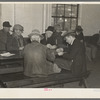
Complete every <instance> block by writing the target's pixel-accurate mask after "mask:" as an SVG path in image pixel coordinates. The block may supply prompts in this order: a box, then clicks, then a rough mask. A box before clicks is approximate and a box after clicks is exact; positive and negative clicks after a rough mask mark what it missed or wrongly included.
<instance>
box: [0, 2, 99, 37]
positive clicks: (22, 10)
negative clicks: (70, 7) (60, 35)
mask: <svg viewBox="0 0 100 100" xmlns="http://www.w3.org/2000/svg"><path fill="white" fill-rule="evenodd" d="M0 10H1V12H0V15H1V16H0V28H2V22H3V21H5V20H8V21H9V22H10V23H11V24H12V25H14V24H21V25H23V26H24V34H23V36H27V35H28V34H29V33H30V32H31V31H32V29H35V28H37V29H39V30H40V32H41V33H43V32H44V31H45V29H46V28H47V26H49V25H51V11H52V9H51V5H50V4H14V3H12V4H2V5H1V6H0ZM79 25H82V27H83V29H84V35H93V34H95V33H97V32H98V31H99V30H100V4H82V5H80V14H79Z"/></svg>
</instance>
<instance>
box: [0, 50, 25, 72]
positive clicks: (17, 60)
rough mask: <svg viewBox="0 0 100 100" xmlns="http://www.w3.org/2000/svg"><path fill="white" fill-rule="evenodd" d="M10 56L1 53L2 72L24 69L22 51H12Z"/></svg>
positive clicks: (0, 69) (0, 67) (0, 68)
mask: <svg viewBox="0 0 100 100" xmlns="http://www.w3.org/2000/svg"><path fill="white" fill-rule="evenodd" d="M11 53H13V54H15V55H13V56H10V57H4V56H1V55H0V74H7V73H13V72H21V71H23V55H22V52H21V51H11Z"/></svg>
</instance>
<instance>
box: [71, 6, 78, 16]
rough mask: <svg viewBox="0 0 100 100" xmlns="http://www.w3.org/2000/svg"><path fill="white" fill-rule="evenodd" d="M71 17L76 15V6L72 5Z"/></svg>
mask: <svg viewBox="0 0 100 100" xmlns="http://www.w3.org/2000/svg"><path fill="white" fill-rule="evenodd" d="M72 17H77V6H72Z"/></svg>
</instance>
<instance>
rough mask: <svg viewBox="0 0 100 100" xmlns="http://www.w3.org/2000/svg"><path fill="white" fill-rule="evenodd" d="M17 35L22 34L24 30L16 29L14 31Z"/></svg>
mask: <svg viewBox="0 0 100 100" xmlns="http://www.w3.org/2000/svg"><path fill="white" fill-rule="evenodd" d="M14 32H15V33H16V34H17V35H21V34H22V31H21V30H19V29H15V31H14Z"/></svg>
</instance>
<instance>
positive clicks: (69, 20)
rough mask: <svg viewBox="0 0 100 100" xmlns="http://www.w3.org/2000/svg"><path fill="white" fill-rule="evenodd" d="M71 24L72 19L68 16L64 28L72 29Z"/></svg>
mask: <svg viewBox="0 0 100 100" xmlns="http://www.w3.org/2000/svg"><path fill="white" fill-rule="evenodd" d="M70 24H71V19H70V18H66V19H65V27H64V29H65V30H66V29H68V30H70V28H71V26H70Z"/></svg>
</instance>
